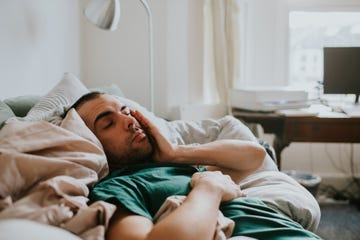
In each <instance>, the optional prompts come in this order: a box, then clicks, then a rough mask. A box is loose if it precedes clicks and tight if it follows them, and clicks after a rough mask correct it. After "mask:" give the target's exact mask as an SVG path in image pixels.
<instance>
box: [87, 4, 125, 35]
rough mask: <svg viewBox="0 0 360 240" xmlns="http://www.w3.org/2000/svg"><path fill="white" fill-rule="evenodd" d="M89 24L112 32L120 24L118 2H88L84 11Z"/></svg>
mask: <svg viewBox="0 0 360 240" xmlns="http://www.w3.org/2000/svg"><path fill="white" fill-rule="evenodd" d="M84 14H85V16H86V18H87V20H88V21H89V22H91V23H92V24H94V25H96V26H97V27H99V28H101V29H104V30H110V31H114V30H116V29H117V27H118V26H119V22H120V2H119V0H90V1H89V2H88V3H87V5H86V7H85V10H84Z"/></svg>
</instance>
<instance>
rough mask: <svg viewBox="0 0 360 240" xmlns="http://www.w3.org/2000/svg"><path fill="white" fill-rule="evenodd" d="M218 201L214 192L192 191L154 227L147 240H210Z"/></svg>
mask: <svg viewBox="0 0 360 240" xmlns="http://www.w3.org/2000/svg"><path fill="white" fill-rule="evenodd" d="M220 201H221V195H219V194H217V193H216V192H214V191H209V190H208V189H204V188H196V189H193V190H192V191H191V192H190V194H189V195H188V196H187V198H186V200H185V201H184V203H182V205H181V206H180V207H178V208H177V209H176V210H175V211H173V212H172V213H171V214H170V215H168V216H167V217H165V218H164V219H162V220H161V221H159V222H158V223H157V224H155V225H154V227H153V229H152V231H151V232H150V233H149V235H148V239H157V240H161V239H166V240H167V239H169V237H170V236H176V239H179V240H180V239H184V240H189V239H209V240H210V239H212V238H213V236H214V232H215V228H216V222H217V217H218V207H219V205H220Z"/></svg>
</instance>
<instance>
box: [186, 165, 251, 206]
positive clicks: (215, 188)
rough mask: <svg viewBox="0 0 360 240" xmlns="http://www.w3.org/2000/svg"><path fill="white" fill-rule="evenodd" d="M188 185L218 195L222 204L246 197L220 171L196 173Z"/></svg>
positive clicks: (227, 176) (238, 187)
mask: <svg viewBox="0 0 360 240" xmlns="http://www.w3.org/2000/svg"><path fill="white" fill-rule="evenodd" d="M190 185H191V187H192V188H193V189H195V188H200V187H204V188H208V189H209V191H211V192H213V193H214V194H215V193H219V194H220V196H221V201H222V202H224V201H230V200H232V199H234V198H238V197H244V196H246V195H245V194H244V193H243V192H242V191H241V189H240V186H239V185H237V184H236V183H235V182H234V181H233V180H232V179H231V178H230V176H229V175H224V174H222V173H221V172H220V171H206V172H197V173H195V174H193V176H192V178H191V182H190Z"/></svg>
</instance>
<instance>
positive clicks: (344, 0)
mask: <svg viewBox="0 0 360 240" xmlns="http://www.w3.org/2000/svg"><path fill="white" fill-rule="evenodd" d="M241 2H242V8H243V10H244V11H243V13H244V14H243V16H242V21H243V22H242V29H241V33H240V34H241V41H242V43H241V46H242V48H241V49H240V51H241V52H240V53H239V54H240V55H241V60H240V64H241V66H240V69H241V73H242V75H241V79H240V80H237V81H236V82H235V83H234V86H235V87H283V86H292V87H295V88H300V89H304V90H307V91H309V93H310V95H309V96H310V97H314V95H317V96H318V95H319V94H321V92H322V90H321V85H320V84H321V82H322V78H323V52H322V48H323V47H324V46H334V45H338V46H339V45H341V46H360V1H359V0H241Z"/></svg>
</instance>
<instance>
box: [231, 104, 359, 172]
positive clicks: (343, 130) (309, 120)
mask: <svg viewBox="0 0 360 240" xmlns="http://www.w3.org/2000/svg"><path fill="white" fill-rule="evenodd" d="M233 115H234V117H236V118H238V119H241V120H243V121H245V122H248V123H258V124H260V125H261V126H262V127H263V129H264V132H265V133H270V134H275V139H274V143H273V147H274V150H275V153H276V157H277V161H278V167H279V169H281V151H282V150H283V149H284V148H285V147H287V146H289V144H290V143H291V142H333V143H359V142H360V118H349V117H346V116H345V115H344V117H321V116H316V117H314V116H306V117H295V116H284V115H280V114H276V113H258V112H245V111H240V110H236V109H233Z"/></svg>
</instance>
